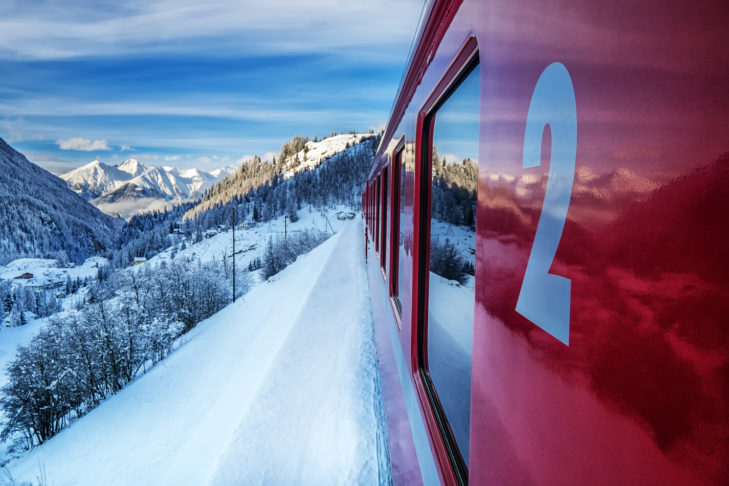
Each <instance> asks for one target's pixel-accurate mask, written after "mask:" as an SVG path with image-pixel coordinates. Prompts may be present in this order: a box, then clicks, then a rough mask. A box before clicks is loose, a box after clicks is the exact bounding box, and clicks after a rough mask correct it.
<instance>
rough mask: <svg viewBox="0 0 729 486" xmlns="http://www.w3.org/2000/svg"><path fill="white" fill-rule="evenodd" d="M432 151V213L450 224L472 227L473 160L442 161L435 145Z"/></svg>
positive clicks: (476, 170)
mask: <svg viewBox="0 0 729 486" xmlns="http://www.w3.org/2000/svg"><path fill="white" fill-rule="evenodd" d="M433 152H434V153H433V186H432V198H433V203H432V206H433V217H434V218H436V219H438V220H440V221H444V222H447V223H450V224H455V225H460V226H471V227H475V226H476V188H477V185H478V166H477V165H476V162H474V161H473V160H471V159H465V160H463V161H462V162H460V163H445V162H444V161H441V158H440V156H439V155H438V151H437V149H434V151H433Z"/></svg>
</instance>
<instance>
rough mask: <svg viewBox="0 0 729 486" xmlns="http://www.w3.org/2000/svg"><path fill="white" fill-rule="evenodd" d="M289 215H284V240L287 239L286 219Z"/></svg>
mask: <svg viewBox="0 0 729 486" xmlns="http://www.w3.org/2000/svg"><path fill="white" fill-rule="evenodd" d="M287 218H288V216H284V240H285V239H286V219H287Z"/></svg>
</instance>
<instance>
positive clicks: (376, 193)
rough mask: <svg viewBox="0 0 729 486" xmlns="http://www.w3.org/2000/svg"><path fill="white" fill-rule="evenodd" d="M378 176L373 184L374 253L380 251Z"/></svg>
mask: <svg viewBox="0 0 729 486" xmlns="http://www.w3.org/2000/svg"><path fill="white" fill-rule="evenodd" d="M379 201H380V176H377V182H376V183H375V204H374V206H375V224H374V227H375V251H377V252H379V251H380V202H379Z"/></svg>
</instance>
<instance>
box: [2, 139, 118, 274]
mask: <svg viewBox="0 0 729 486" xmlns="http://www.w3.org/2000/svg"><path fill="white" fill-rule="evenodd" d="M89 165H92V164H89ZM99 169H100V167H98V166H92V167H90V170H89V179H91V180H94V181H96V182H97V183H98V184H99V185H104V184H107V183H108V177H107V176H108V174H113V172H111V171H110V172H109V173H105V172H103V171H101V170H99ZM118 225H119V222H118V221H117V220H114V219H112V218H110V217H109V216H107V215H105V214H103V213H102V212H100V211H99V210H98V209H96V208H95V207H94V206H92V205H91V204H89V203H88V202H86V201H85V200H84V199H83V198H81V197H79V196H78V195H77V194H75V193H74V192H73V191H71V190H70V189H69V188H68V186H67V184H66V183H65V182H64V181H62V180H61V179H59V178H58V177H56V176H54V175H53V174H51V173H50V172H48V171H46V170H45V169H42V168H40V167H38V166H37V165H35V164H33V163H31V162H30V161H28V159H26V158H25V156H24V155H23V154H21V153H19V152H17V151H15V150H14V149H13V148H12V147H10V146H9V145H8V144H7V143H5V141H4V140H2V139H0V265H2V264H4V263H7V262H8V261H10V260H13V259H15V258H20V257H41V258H47V257H52V258H55V257H56V256H60V254H61V253H65V256H66V257H68V258H70V259H71V260H73V261H76V262H77V263H78V262H81V261H83V260H84V259H85V258H87V257H89V256H90V255H92V254H93V253H95V252H97V251H100V250H102V249H104V248H108V247H109V246H110V245H111V243H112V238H113V237H114V233H115V232H116V229H117V227H118Z"/></svg>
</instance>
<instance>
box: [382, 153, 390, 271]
mask: <svg viewBox="0 0 729 486" xmlns="http://www.w3.org/2000/svg"><path fill="white" fill-rule="evenodd" d="M380 177H381V178H382V191H381V192H382V194H381V197H380V206H381V207H380V215H381V216H382V218H381V221H380V225H381V227H380V269H381V270H382V275H383V277H385V279H387V276H386V274H385V269H386V268H387V267H386V262H387V234H388V232H387V230H388V224H387V219H388V218H387V216H388V207H387V202H388V197H387V196H388V177H389V165H385V166H384V167H383V168H382V170H381V171H380Z"/></svg>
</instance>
